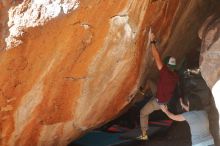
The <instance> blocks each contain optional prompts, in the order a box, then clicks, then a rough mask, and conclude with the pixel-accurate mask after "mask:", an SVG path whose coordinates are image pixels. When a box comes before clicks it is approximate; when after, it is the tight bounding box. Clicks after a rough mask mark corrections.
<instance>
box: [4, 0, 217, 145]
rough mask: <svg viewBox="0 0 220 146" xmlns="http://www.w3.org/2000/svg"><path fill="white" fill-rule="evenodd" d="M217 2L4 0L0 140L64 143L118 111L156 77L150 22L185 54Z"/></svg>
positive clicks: (174, 50)
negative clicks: (149, 38) (153, 71)
mask: <svg viewBox="0 0 220 146" xmlns="http://www.w3.org/2000/svg"><path fill="white" fill-rule="evenodd" d="M213 1H214V0H213ZM213 1H212V0H210V1H199V0H198V1H197V0H187V1H184V2H183V1H179V0H169V1H160V0H158V1H151V2H150V1H149V0H123V1H115V0H108V1H105V0H92V1H91V0H64V1H59V0H54V1H52V0H45V1H42V0H39V1H38V0H36V1H35V0H24V1H22V0H20V1H14V0H13V1H10V0H2V1H1V2H0V23H1V24H0V32H1V35H0V47H1V50H2V51H1V53H0V68H1V70H0V108H1V111H0V112H1V113H0V120H1V121H0V130H1V131H0V145H2V146H14V145H22V146H30V145H40V146H42V145H46V146H53V145H61V146H63V145H67V144H68V143H69V142H70V141H71V140H74V139H76V138H78V137H79V136H81V135H82V134H84V133H85V132H87V131H88V130H90V129H92V128H95V127H97V126H100V125H101V124H103V123H105V122H107V121H109V120H111V119H113V118H114V117H116V116H117V115H118V114H119V113H120V112H121V111H122V110H123V109H124V108H125V107H126V106H127V105H128V104H129V103H130V101H131V100H132V99H133V96H134V94H135V93H136V91H137V88H138V87H139V86H140V84H143V83H142V81H143V78H144V76H146V77H147V78H148V77H151V76H153V75H152V69H151V68H152V66H154V65H153V64H152V59H151V53H150V50H149V41H148V38H147V34H148V31H149V28H150V26H152V29H153V30H154V31H155V32H156V34H157V35H158V36H159V38H160V39H161V40H160V46H161V48H162V49H160V51H161V53H163V54H168V53H170V54H173V55H175V56H176V57H177V58H178V59H181V56H183V55H184V54H185V53H187V52H188V51H189V50H190V49H194V47H189V46H191V45H192V44H193V43H194V42H195V41H194V40H196V37H197V31H198V28H199V27H200V26H201V24H202V23H203V21H204V20H205V19H206V17H207V16H208V15H209V11H210V10H211V9H212V6H213V4H212V2H213ZM198 6H199V7H198ZM194 13H198V14H200V15H198V16H197V15H196V16H194V17H189V16H192V15H193V14H194ZM191 24H193V25H191ZM189 36H190V37H191V38H189ZM163 48H164V49H163ZM180 50H181V51H180ZM145 69H146V70H145Z"/></svg>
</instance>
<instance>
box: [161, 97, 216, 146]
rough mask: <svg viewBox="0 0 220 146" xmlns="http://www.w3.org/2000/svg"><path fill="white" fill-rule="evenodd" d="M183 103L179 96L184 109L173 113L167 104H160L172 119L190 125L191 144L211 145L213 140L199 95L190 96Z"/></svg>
mask: <svg viewBox="0 0 220 146" xmlns="http://www.w3.org/2000/svg"><path fill="white" fill-rule="evenodd" d="M186 101H187V103H186V104H185V103H184V102H183V99H182V98H180V104H181V106H182V108H183V109H184V110H185V111H186V112H185V113H183V114H178V115H174V114H173V113H171V112H170V111H169V110H168V108H167V106H165V105H162V106H161V109H162V111H163V112H164V113H165V114H166V115H167V116H168V117H169V118H171V119H172V120H175V121H187V123H188V124H189V127H190V132H191V140H192V146H208V145H213V144H214V140H213V137H212V136H211V133H210V131H209V120H208V115H207V113H206V111H205V110H203V108H202V107H203V106H202V103H201V101H200V98H199V97H196V96H194V97H190V98H188V99H187V100H186Z"/></svg>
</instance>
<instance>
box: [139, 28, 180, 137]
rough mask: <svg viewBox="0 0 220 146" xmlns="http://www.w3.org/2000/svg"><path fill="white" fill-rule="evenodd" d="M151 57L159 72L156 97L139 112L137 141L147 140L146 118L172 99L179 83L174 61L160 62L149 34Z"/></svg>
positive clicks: (153, 40) (171, 59) (173, 59)
mask: <svg viewBox="0 0 220 146" xmlns="http://www.w3.org/2000/svg"><path fill="white" fill-rule="evenodd" d="M149 39H150V41H151V42H150V44H151V50H152V55H153V57H154V59H155V62H156V66H157V69H158V70H159V82H158V84H157V87H156V88H157V89H156V97H155V98H152V99H151V100H150V101H149V102H148V103H146V104H145V105H144V107H143V108H142V109H141V111H140V126H141V132H142V134H141V135H140V136H138V137H137V139H138V140H147V139H148V135H147V130H148V117H149V114H150V113H152V112H153V111H155V110H160V109H161V106H162V105H167V104H168V103H169V101H170V100H171V98H172V97H173V94H174V90H175V88H176V85H177V83H178V81H179V76H178V75H177V73H176V72H175V67H176V59H175V58H174V57H171V56H168V57H166V58H165V61H164V63H163V62H162V59H161V56H160V54H159V52H158V50H157V47H156V40H155V35H154V34H153V33H151V32H150V33H149Z"/></svg>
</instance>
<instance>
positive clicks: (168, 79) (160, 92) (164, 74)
mask: <svg viewBox="0 0 220 146" xmlns="http://www.w3.org/2000/svg"><path fill="white" fill-rule="evenodd" d="M178 80H179V77H178V75H177V73H175V72H173V71H170V70H169V69H168V68H167V66H166V65H163V67H162V69H161V70H160V76H159V81H158V84H157V93H156V98H157V99H158V103H167V102H169V100H170V99H171V98H172V97H173V93H174V90H175V87H176V85H177V82H178Z"/></svg>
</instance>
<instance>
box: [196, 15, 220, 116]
mask: <svg viewBox="0 0 220 146" xmlns="http://www.w3.org/2000/svg"><path fill="white" fill-rule="evenodd" d="M199 37H200V38H201V39H202V46H201V54H200V69H201V72H202V75H203V78H204V79H205V80H206V83H207V85H208V86H209V88H210V89H211V90H212V93H213V95H214V98H215V102H216V107H217V108H218V110H219V112H220V100H219V96H220V15H219V13H217V14H215V15H212V16H210V17H208V18H207V20H206V21H205V22H204V24H203V26H202V27H201V29H200V31H199Z"/></svg>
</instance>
